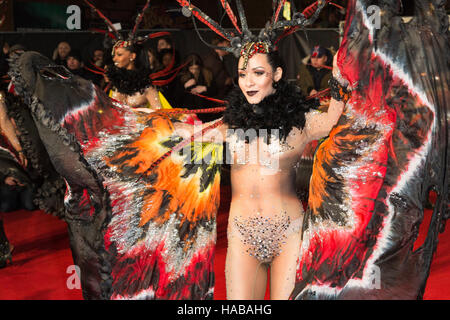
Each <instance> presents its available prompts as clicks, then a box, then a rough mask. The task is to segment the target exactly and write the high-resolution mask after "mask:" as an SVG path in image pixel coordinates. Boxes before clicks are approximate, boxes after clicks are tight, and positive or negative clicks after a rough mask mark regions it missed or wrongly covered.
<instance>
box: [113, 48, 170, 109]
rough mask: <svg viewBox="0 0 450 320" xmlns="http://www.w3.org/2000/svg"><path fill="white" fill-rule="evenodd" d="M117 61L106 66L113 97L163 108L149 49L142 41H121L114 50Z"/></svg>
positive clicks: (125, 102) (120, 100) (153, 107)
mask: <svg viewBox="0 0 450 320" xmlns="http://www.w3.org/2000/svg"><path fill="white" fill-rule="evenodd" d="M112 55H113V62H114V65H109V66H107V67H106V77H107V79H108V80H109V81H110V83H111V85H112V89H111V93H110V97H111V98H113V99H116V100H118V101H119V102H121V103H123V104H126V105H128V106H130V107H132V108H147V107H148V108H150V109H152V110H157V109H161V108H162V105H161V101H160V99H159V95H158V90H157V89H156V88H155V87H154V86H152V81H151V79H150V74H151V69H150V64H149V58H148V56H147V51H146V50H145V48H143V47H142V46H141V45H139V44H137V43H133V42H128V41H117V42H116V43H115V44H114V47H113V50H112Z"/></svg>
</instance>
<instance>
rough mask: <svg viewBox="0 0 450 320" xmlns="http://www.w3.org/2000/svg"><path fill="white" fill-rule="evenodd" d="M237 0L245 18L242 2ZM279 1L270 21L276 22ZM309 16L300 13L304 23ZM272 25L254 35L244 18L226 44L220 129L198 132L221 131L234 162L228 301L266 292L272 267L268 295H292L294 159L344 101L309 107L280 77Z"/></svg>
mask: <svg viewBox="0 0 450 320" xmlns="http://www.w3.org/2000/svg"><path fill="white" fill-rule="evenodd" d="M236 2H237V5H238V10H239V12H240V13H241V22H242V21H243V19H242V17H243V10H242V5H241V3H240V1H236ZM180 3H181V4H183V3H182V1H180ZM282 3H283V2H280V5H279V7H278V10H276V12H275V14H274V17H273V20H272V24H271V25H270V28H273V29H275V28H277V25H276V21H277V19H276V17H277V14H278V13H279V10H280V8H281V5H282ZM184 5H187V8H189V10H191V11H192V12H193V13H194V15H196V16H200V17H201V18H204V17H205V15H204V13H202V12H201V11H200V10H198V9H197V8H195V7H193V6H192V5H189V4H187V3H184ZM321 7H323V5H321V6H320V8H321ZM318 11H319V10H317V12H318ZM316 14H317V13H316ZM205 20H206V19H205ZM209 22H210V20H209ZM309 22H310V21H308V20H306V19H305V18H304V17H302V18H300V19H299V24H302V25H306V24H308V23H309ZM281 26H284V25H283V24H281ZM270 28H267V29H264V30H263V31H262V32H261V33H260V35H259V36H258V37H255V36H250V37H249V36H248V33H249V31H248V29H247V28H246V26H245V25H243V27H242V29H243V30H242V33H243V34H245V35H246V36H245V37H242V39H241V42H240V43H239V46H235V47H234V48H231V50H235V49H236V47H238V48H239V49H240V58H239V62H238V77H239V88H236V89H235V90H234V91H233V92H232V93H231V94H230V95H229V97H228V99H227V100H228V106H227V107H226V109H225V111H224V116H223V119H220V120H219V121H218V122H215V125H217V124H218V123H219V125H218V126H217V128H216V129H214V130H211V131H209V132H207V133H206V134H205V135H203V137H202V138H203V141H205V140H207V141H214V142H218V141H220V140H218V137H224V138H225V140H226V141H227V142H228V144H229V147H230V150H231V154H230V157H229V159H227V160H229V161H231V164H232V166H231V185H232V199H231V206H230V215H229V220H228V251H227V258H226V267H225V268H226V270H225V273H226V282H227V298H228V299H233V300H234V299H238V300H241V299H244V300H247V299H264V295H265V291H266V282H267V272H268V271H269V269H270V296H271V299H288V298H289V295H290V293H291V292H292V290H293V288H294V285H295V276H296V263H297V259H298V252H299V248H300V243H301V226H302V221H303V207H302V204H301V202H300V200H299V199H298V198H297V194H296V187H295V174H296V164H297V163H298V160H299V157H300V155H301V154H302V152H303V149H304V147H305V146H306V144H307V143H309V142H310V141H312V140H316V139H318V138H321V137H323V136H326V135H327V134H328V133H329V131H330V129H331V128H332V127H333V126H334V125H335V124H336V122H337V120H338V118H339V116H340V114H341V112H342V109H343V107H344V104H343V102H340V101H337V100H335V99H332V100H331V103H330V107H329V109H328V112H326V113H320V112H318V111H314V110H311V107H312V106H313V103H312V102H307V101H305V98H304V96H303V95H302V94H301V93H300V92H298V90H297V89H296V88H295V87H293V86H291V85H289V84H288V83H287V82H286V81H284V80H283V79H282V78H283V67H282V62H281V60H280V58H279V56H278V53H277V51H276V48H275V46H274V41H275V39H274V37H273V35H271V34H270V33H271V31H272V30H273V29H270ZM236 43H237V41H236V40H234V44H235V45H236ZM232 46H233V44H232ZM210 125H211V124H210V123H206V124H204V125H203V127H205V128H206V127H208V126H210ZM175 128H177V129H179V130H180V131H183V130H186V132H181V134H182V135H183V136H186V137H187V136H190V134H191V131H192V130H190V129H189V127H188V125H186V124H176V125H175ZM269 132H270V133H269ZM267 133H269V134H267Z"/></svg>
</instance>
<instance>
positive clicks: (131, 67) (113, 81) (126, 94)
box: [84, 0, 180, 110]
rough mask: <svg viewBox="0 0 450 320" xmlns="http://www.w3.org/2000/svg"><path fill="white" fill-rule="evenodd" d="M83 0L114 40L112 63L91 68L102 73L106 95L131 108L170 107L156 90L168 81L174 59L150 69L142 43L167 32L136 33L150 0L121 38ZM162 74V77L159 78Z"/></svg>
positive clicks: (175, 70) (172, 70)
mask: <svg viewBox="0 0 450 320" xmlns="http://www.w3.org/2000/svg"><path fill="white" fill-rule="evenodd" d="M84 2H85V3H86V4H87V5H89V6H90V7H91V8H92V9H93V10H94V11H95V12H96V13H97V14H98V15H99V16H100V17H101V18H102V19H103V20H104V21H105V23H106V24H107V25H108V27H109V28H110V29H111V30H112V32H113V33H110V32H108V33H107V34H108V35H110V36H111V37H113V39H114V44H113V47H112V50H111V55H112V59H113V64H112V65H107V66H105V69H102V68H100V67H96V69H97V70H94V71H95V72H96V73H100V74H102V73H103V74H104V75H105V80H106V82H107V83H108V84H107V87H106V88H107V90H109V96H110V97H111V98H113V99H114V100H117V101H119V102H120V103H122V104H124V105H127V106H129V107H131V108H149V109H150V110H158V109H170V108H171V106H170V104H169V102H168V101H167V99H166V98H165V97H164V96H163V94H162V93H161V92H160V90H158V87H159V86H163V85H165V84H167V83H169V82H171V81H172V80H173V79H174V78H175V76H176V74H177V72H178V71H179V70H180V68H174V61H172V62H171V64H170V65H169V66H167V68H164V69H163V70H159V71H157V72H153V71H152V69H151V66H150V61H149V56H148V51H147V49H146V48H145V46H144V43H145V42H146V41H147V40H149V39H151V38H156V37H162V36H168V35H169V33H168V32H160V33H155V34H151V35H147V36H145V37H138V36H137V31H138V27H139V25H140V23H141V21H142V19H143V16H144V13H145V11H146V10H147V9H148V8H149V4H150V0H148V1H147V2H146V4H145V5H144V7H143V9H142V10H141V12H140V14H139V15H138V16H137V17H136V23H135V25H134V27H133V30H132V31H131V32H130V34H129V35H128V38H127V39H123V37H122V35H121V34H120V33H119V32H118V30H117V29H116V28H115V27H114V25H113V24H112V23H111V21H110V20H109V19H108V18H107V17H106V16H104V15H103V13H101V12H100V11H99V10H98V9H97V8H96V7H95V6H94V5H93V4H92V3H91V2H89V1H87V0H85V1H84ZM169 75H170V76H169ZM164 77H165V79H164V80H161V79H163V78H164Z"/></svg>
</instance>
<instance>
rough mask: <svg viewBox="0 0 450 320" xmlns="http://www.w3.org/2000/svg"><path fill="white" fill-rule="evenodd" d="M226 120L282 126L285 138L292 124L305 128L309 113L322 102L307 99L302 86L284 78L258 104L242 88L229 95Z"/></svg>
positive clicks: (233, 124)
mask: <svg viewBox="0 0 450 320" xmlns="http://www.w3.org/2000/svg"><path fill="white" fill-rule="evenodd" d="M227 101H228V106H227V109H226V110H225V112H224V118H223V119H224V122H225V123H227V124H228V125H229V127H230V129H243V130H244V131H246V130H248V129H255V130H256V132H257V133H259V130H260V129H267V130H270V129H279V130H280V139H281V140H285V139H286V138H287V136H288V135H289V132H290V131H291V130H292V128H294V127H296V128H299V129H303V127H304V126H305V113H307V112H308V111H309V110H310V109H311V108H315V107H317V106H318V102H317V100H310V101H306V100H305V97H304V96H303V95H302V93H301V92H300V90H299V89H298V88H297V87H295V86H293V85H290V84H288V83H287V82H286V81H284V80H280V81H279V82H278V83H277V85H276V91H275V93H274V94H271V95H269V96H267V97H266V98H264V99H263V100H262V101H261V102H260V103H258V104H250V103H248V101H247V99H246V98H245V96H244V94H243V93H242V91H241V89H240V88H235V89H233V91H232V92H231V93H230V94H229V96H228V99H227Z"/></svg>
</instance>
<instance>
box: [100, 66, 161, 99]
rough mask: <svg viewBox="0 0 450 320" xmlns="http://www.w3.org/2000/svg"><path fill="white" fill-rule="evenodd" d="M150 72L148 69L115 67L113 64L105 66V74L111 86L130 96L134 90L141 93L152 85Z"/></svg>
mask: <svg viewBox="0 0 450 320" xmlns="http://www.w3.org/2000/svg"><path fill="white" fill-rule="evenodd" d="M150 73H151V72H150V70H148V69H143V68H141V69H135V70H127V69H125V68H117V67H116V66H114V65H109V66H108V67H107V68H106V76H107V77H108V79H109V81H111V84H112V85H113V87H114V88H116V89H117V91H119V92H120V93H123V94H126V95H130V96H131V95H134V94H135V93H136V92H139V93H140V94H143V93H144V91H145V90H146V89H147V88H148V87H150V86H151V85H152V80H151V79H150Z"/></svg>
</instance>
